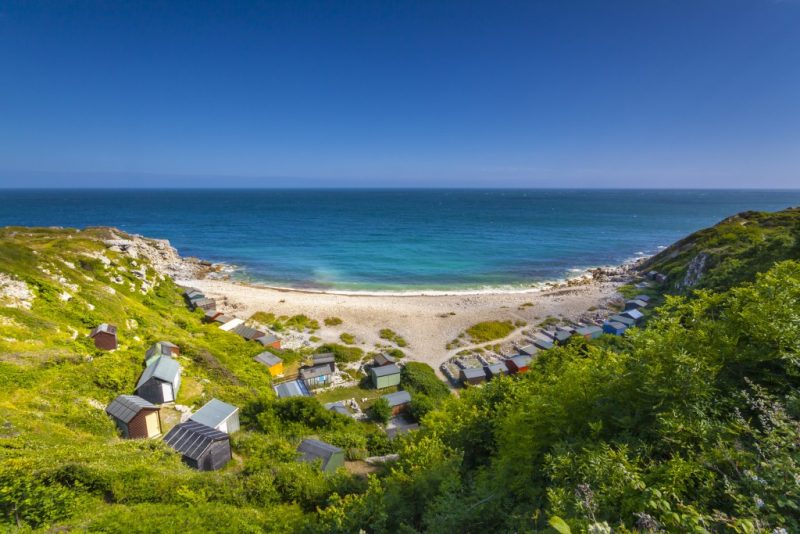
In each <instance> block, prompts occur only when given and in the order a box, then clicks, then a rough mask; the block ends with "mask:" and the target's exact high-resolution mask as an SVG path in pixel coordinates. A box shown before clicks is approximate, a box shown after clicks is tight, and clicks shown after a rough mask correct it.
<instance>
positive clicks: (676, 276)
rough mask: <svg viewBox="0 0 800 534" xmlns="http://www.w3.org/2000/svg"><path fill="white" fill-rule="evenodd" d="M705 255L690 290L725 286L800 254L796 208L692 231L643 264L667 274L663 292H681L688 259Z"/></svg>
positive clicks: (742, 216) (799, 212)
mask: <svg viewBox="0 0 800 534" xmlns="http://www.w3.org/2000/svg"><path fill="white" fill-rule="evenodd" d="M701 254H705V255H707V259H706V261H705V267H704V269H703V270H704V272H703V274H702V276H700V278H699V280H698V281H697V283H696V284H694V285H693V286H691V287H692V288H709V289H716V290H723V289H728V288H730V287H732V286H734V285H737V284H739V283H741V282H744V281H750V280H753V279H754V278H755V275H756V273H759V272H765V271H767V270H768V269H770V268H771V267H772V266H773V265H774V264H775V263H777V262H779V261H782V260H786V259H798V258H800V208H790V209H786V210H783V211H779V212H775V213H767V212H755V211H747V212H743V213H740V214H738V215H734V216H732V217H728V218H727V219H725V220H723V221H721V222H720V223H719V224H717V225H715V226H712V227H711V228H706V229H703V230H700V231H698V232H695V233H693V234H691V235H690V236H688V237H686V238H684V239H682V240H680V241H678V242H677V243H675V244H673V245H672V246H670V247H668V248H666V249H665V250H663V251H662V252H660V253H659V254H657V255H656V256H654V257H653V258H651V259H650V260H649V261H648V262H647V263H646V264H645V265H644V269H645V270H651V269H654V270H657V271H659V272H662V273H664V274H666V275H667V276H668V287H667V289H668V290H673V291H674V290H678V291H684V290H686V289H689V288H687V287H686V286H685V285H684V284H683V282H684V279H685V276H686V273H687V271H688V270H689V268H690V265H691V264H692V261H693V260H695V259H696V258H698V256H699V255H701Z"/></svg>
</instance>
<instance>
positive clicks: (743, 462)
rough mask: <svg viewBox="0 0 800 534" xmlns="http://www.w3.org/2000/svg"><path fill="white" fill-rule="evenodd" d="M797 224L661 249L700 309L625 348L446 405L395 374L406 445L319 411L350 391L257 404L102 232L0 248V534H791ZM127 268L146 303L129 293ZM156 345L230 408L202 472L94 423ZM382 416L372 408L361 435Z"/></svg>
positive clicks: (224, 356)
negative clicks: (406, 401) (309, 448)
mask: <svg viewBox="0 0 800 534" xmlns="http://www.w3.org/2000/svg"><path fill="white" fill-rule="evenodd" d="M787 213H788V215H787ZM736 221H738V222H736ZM795 223H796V212H782V213H781V214H777V215H775V217H774V218H772V219H770V217H768V216H766V215H764V214H755V215H752V214H745V215H743V216H740V218H739V219H735V222H734V223H730V220H729V221H728V222H726V223H723V224H722V225H721V226H720V227H719V228H722V229H725V233H727V232H728V230H729V231H730V232H732V233H733V234H734V235H738V234H737V232H738V231H739V230H738V229H737V228H738V227H741V228H745V229H747V230H746V233H747V235H749V232H753V233H754V234H757V235H759V236H761V238H763V240H762V242H761V243H762V244H765V243H766V244H767V245H765V247H766V248H762V244H759V243H758V242H757V240H755V239H754V240H753V241H747V240H745V243H744V244H737V243H734V242H733V241H729V240H725V239H722V234H720V235H719V236H717V237H713V236H712V235H711V234H710V233H709V234H703V236H704V237H703V239H707V240H708V243H707V244H708V246H712V245H713V247H712V248H708V249H706V248H703V247H705V246H706V245H704V244H701V243H700V242H699V241H695V242H694V243H691V247H690V244H686V247H688V248H686V249H684V248H680V247H679V248H675V249H674V250H675V251H678V253H679V254H682V253H685V256H683V260H682V261H684V262H687V263H684V264H683V266H681V264H680V262H679V261H678V260H677V259H676V258H677V256H674V257H670V259H668V258H667V257H666V256H665V257H663V258H662V259H661V260H658V261H663V262H673V261H675V264H674V265H672V266H671V267H669V268H665V267H659V268H658V270H665V271H669V272H668V274H670V280H671V281H672V280H678V278H677V277H676V278H673V275H674V274H675V273H680V272H684V273H685V272H688V270H689V265H688V264H689V263H691V262H692V261H693V259H694V258H695V257H697V254H701V253H707V254H709V257H711V256H712V255H717V256H715V257H716V258H717V259H715V260H714V261H713V262H711V263H706V265H707V266H710V267H709V268H708V269H705V270H703V273H702V275H701V276H700V277H699V279H698V280H699V283H697V284H695V286H694V287H701V286H702V288H703V289H702V290H700V291H696V292H687V291H686V287H685V286H683V287H678V286H671V287H672V288H673V289H678V290H680V292H681V293H682V294H680V295H665V296H664V297H663V299H664V300H663V305H661V307H660V308H658V309H657V310H653V311H650V313H649V320H648V323H647V326H646V328H642V329H633V330H631V331H630V332H629V333H627V334H626V335H625V336H623V337H614V338H608V339H603V340H602V341H601V342H593V343H587V342H585V341H583V340H574V341H573V342H571V343H569V344H567V345H566V346H563V347H556V348H554V349H552V350H549V351H545V352H542V353H541V354H540V356H539V357H538V358H537V359H535V360H534V362H533V363H532V364H531V367H530V370H529V371H528V372H527V373H525V374H522V375H518V376H514V377H509V378H499V379H496V380H492V381H491V382H489V383H487V384H485V385H483V386H481V387H475V388H468V389H466V390H463V391H461V393H460V395H459V396H453V395H450V394H449V390H448V388H447V387H446V386H445V385H444V384H443V383H442V382H439V381H438V380H437V379H436V376H435V374H434V372H433V370H432V369H431V368H429V367H427V366H424V365H422V364H418V363H414V362H409V363H408V364H407V365H406V366H405V368H404V370H403V374H402V376H401V387H402V388H404V389H407V390H409V391H411V392H412V405H411V414H412V415H413V416H414V417H417V418H419V419H421V429H420V430H419V431H418V432H415V433H412V434H408V435H405V436H402V437H399V438H397V439H396V440H394V441H390V440H389V439H388V438H387V437H386V435H385V434H384V433H383V432H382V431H381V430H380V429H379V428H378V427H377V426H375V425H373V424H369V423H362V422H356V421H354V420H352V419H351V418H349V417H345V416H341V415H339V414H336V413H333V412H330V411H328V410H325V409H324V407H323V406H322V404H321V401H322V402H328V401H330V400H334V399H335V400H339V399H340V398H350V397H361V396H368V394H366V392H363V390H360V389H359V388H341V389H339V390H331V391H326V392H324V393H322V394H321V395H320V396H319V397H317V398H296V399H285V400H276V399H275V397H274V394H273V392H272V390H271V387H270V385H271V384H270V377H269V374H268V372H267V371H266V369H265V368H264V367H263V366H260V365H259V364H257V363H256V362H254V361H253V359H252V357H253V356H254V355H255V354H257V353H258V352H259V351H260V350H261V349H260V347H259V346H258V345H257V344H256V343H248V342H245V341H243V340H241V339H239V338H238V337H237V336H235V335H233V334H229V333H226V332H222V331H220V330H219V329H218V328H216V327H215V326H214V325H207V324H203V323H202V322H201V318H202V314H201V313H200V312H194V313H193V312H190V311H188V310H187V309H186V307H185V303H184V302H183V300H182V299H181V297H180V292H179V290H178V288H176V287H175V286H174V285H173V284H172V282H170V281H169V280H165V281H160V280H157V278H156V277H155V276H154V273H153V272H152V270H151V269H149V267H147V266H146V262H143V261H142V260H138V263H137V265H134V264H133V263H132V262H133V260H132V259H131V258H130V257H129V256H127V255H124V254H122V253H115V252H111V251H108V250H106V248H105V247H104V246H103V244H102V242H101V240H102V239H104V238H107V237H108V235H109V231H108V230H105V229H91V230H86V231H83V232H75V231H72V230H47V229H42V230H38V229H37V230H29V229H20V228H10V229H2V230H0V272H3V273H7V274H9V275H11V276H13V279H14V280H17V281H21V282H24V283H25V287H26V288H28V289H29V290H30V291H31V293H32V294H33V296H34V298H33V300H32V302H30V308H26V307H24V306H23V305H20V307H15V308H12V307H8V306H3V307H0V530H8V531H12V532H13V531H21V532H27V531H41V532H57V531H68V530H75V531H90V532H91V531H95V532H97V531H101V532H152V531H163V530H165V529H166V530H169V529H171V528H174V529H176V530H177V529H179V530H181V531H182V532H215V531H224V532H254V531H267V532H288V533H294V532H298V533H311V532H326V533H328V532H331V533H350V532H359V531H360V530H363V531H364V532H368V533H392V532H403V533H411V532H436V533H439V532H552V531H553V529H555V530H556V531H558V532H610V531H611V529H613V531H614V532H619V533H633V532H723V531H730V532H744V533H750V532H782V531H786V532H797V531H799V530H800V511H799V510H798V504H797V503H799V502H800V489H799V488H798V485H797V480H800V445H798V444H800V357H799V355H800V262H797V261H792V260H788V261H779V260H781V259H783V258H784V257H786V255H790V251H793V250H794V251H795V252H791V254H793V256H792V257H793V258H795V259H797V258H800V255H799V254H797V253H796V249H795V248H793V247H796V238H797V236H798V231H797V226H796V225H795ZM730 225H732V226H733V228H728V226H730ZM748 227H750V228H749V229H748ZM753 227H756V229H755V230H753ZM715 233H718V232H717V230H715ZM695 235H697V234H695ZM720 240H721V241H720ZM793 240H794V241H793ZM720 243H722V244H720ZM723 245H724V246H723ZM689 248H691V249H692V250H689ZM756 250H758V251H759V252H758V256H759V257H757V258H756V257H755V256H754V254H755V251H756ZM101 255H103V256H104V257H105V258H107V259H106V262H108V264H106V262H104V261H103V260H100V259H99V257H100V256H101ZM143 265H144V268H145V269H146V272H147V278H148V280H151V281H152V283H153V284H152V289H150V290H149V291H148V290H144V291H143V288H142V282H141V280H140V279H139V278H138V277H137V276H136V275H133V274H132V270H134V269H136V268H142V266H143ZM661 265H667V264H666V263H662V264H661ZM758 271H761V273H760V274H756V273H757V272H758ZM117 277H119V279H118V278H117ZM120 279H121V281H122V283H119V280H120ZM671 283H672V282H671ZM131 286H132V287H131ZM109 288H112V289H114V291H113V293H112V292H111V291H110V290H109ZM667 289H669V288H667ZM65 291H67V292H68V293H69V294H70V295H71V297H72V298H71V299H69V300H62V294H63V293H64V292H65ZM9 299H10V297H6V300H5V301H4V302H6V303H9V302H10V300H9ZM254 320H256V319H254ZM276 320H277V319H276ZM102 321H110V322H113V323H114V324H116V325H117V326H119V328H120V342H121V343H120V348H119V349H118V350H116V351H114V352H110V353H108V352H100V351H97V350H96V349H95V348H94V346H93V344H92V343H91V342H90V340H88V339H87V338H86V337H85V335H86V333H87V332H88V330H89V329H90V328H91V327H92V326H95V325H96V324H97V323H99V322H102ZM482 324H483V323H482ZM497 324H501V325H503V324H504V325H505V326H504V327H503V329H506V330H507V329H509V328H510V330H508V332H507V333H506V334H505V335H508V333H510V331H511V330H513V324H511V323H510V322H506V323H497ZM476 326H478V325H476ZM473 328H474V327H473ZM494 330H495V329H494V328H492V327H482V328H480V329H479V330H478V333H479V334H483V333H484V332H485V331H494ZM73 332H77V333H78V335H77V337H75V338H73V336H74V333H73ZM495 333H496V332H495ZM469 335H470V337H473V335H472V333H469ZM500 337H505V336H504V335H501V336H499V337H495V338H493V339H499V338H500ZM159 339H169V340H171V341H174V342H175V343H177V344H178V345H179V346H180V347H181V350H182V354H181V357H180V362H181V364H182V366H183V368H184V378H185V386H184V388H183V389H182V391H181V398H180V399H179V400H180V402H182V403H184V404H185V403H190V404H192V403H193V404H199V403H201V402H204V401H205V400H207V399H209V398H211V397H212V396H213V397H217V398H220V399H222V400H225V401H228V402H232V403H234V404H237V405H238V406H241V408H242V411H241V421H242V426H243V430H242V431H240V432H238V433H236V434H234V435H233V436H232V446H233V450H234V453H235V459H234V461H233V462H231V464H230V465H229V466H227V467H226V468H225V469H223V470H221V471H218V472H210V473H200V472H196V471H193V470H192V469H189V468H188V467H186V466H185V465H183V464H182V463H181V462H180V459H179V457H178V456H177V455H176V454H174V453H173V452H172V451H171V450H170V449H169V448H168V447H166V446H165V445H164V444H163V443H162V442H161V441H159V440H138V441H125V440H121V439H119V437H118V436H117V433H116V430H115V428H114V425H113V423H112V422H111V421H110V420H109V419H108V418H107V417H106V416H105V414H104V413H103V411H102V409H101V408H98V407H97V406H98V403H102V404H105V403H107V402H109V401H110V400H111V399H112V398H113V397H115V396H116V395H117V394H119V393H122V392H130V391H132V389H133V385H134V383H135V381H136V378H137V377H138V374H139V373H140V372H141V370H142V357H143V354H144V351H145V350H146V348H147V347H148V345H149V344H150V343H151V342H153V341H155V340H159ZM319 350H321V351H331V352H334V354H336V357H337V360H338V361H356V360H360V359H361V358H363V357H364V354H363V351H362V350H361V349H359V348H357V347H347V346H344V345H338V344H330V345H325V346H323V347H321V348H320V349H319ZM296 354H300V355H302V353H296ZM362 392H363V393H362ZM385 392H386V391H381V392H375V393H373V395H374V396H373V397H370V398H371V399H378V397H379V396H380V394H383V393H385ZM384 404H385V403H384V402H383V401H381V400H375V402H374V403H373V405H372V408H371V410H370V413H371V414H375V415H374V416H375V417H376V418H378V419H379V420H385V419H384V417H387V415H386V410H385V407H384V406H383V405H384ZM311 436H315V437H318V438H319V439H322V440H324V441H327V442H329V443H332V444H334V445H337V446H339V447H342V448H343V449H345V450H346V453H347V458H348V459H351V460H353V459H359V458H364V457H366V456H368V455H379V454H380V455H382V454H388V453H392V452H397V453H398V454H399V458H400V459H399V460H398V461H397V462H395V463H393V464H392V465H391V466H390V467H389V468H387V469H385V470H380V471H378V472H377V473H375V474H373V475H370V476H369V477H367V478H365V477H363V476H359V475H351V474H349V473H348V472H347V471H346V470H340V471H339V472H338V473H336V474H333V475H324V474H322V473H320V472H319V471H318V470H316V469H314V468H313V467H312V466H309V465H306V464H301V463H298V462H296V461H295V453H294V450H295V447H296V446H297V443H298V442H299V441H300V440H301V439H303V438H305V437H311ZM18 524H19V527H17V525H18ZM173 526H174V527H173Z"/></svg>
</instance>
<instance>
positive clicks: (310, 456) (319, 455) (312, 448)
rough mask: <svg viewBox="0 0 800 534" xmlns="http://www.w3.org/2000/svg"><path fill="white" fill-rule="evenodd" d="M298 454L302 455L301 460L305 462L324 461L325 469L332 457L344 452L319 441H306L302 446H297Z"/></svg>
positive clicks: (301, 443) (323, 466)
mask: <svg viewBox="0 0 800 534" xmlns="http://www.w3.org/2000/svg"><path fill="white" fill-rule="evenodd" d="M297 452H299V453H301V454H302V456H301V457H300V460H301V461H303V462H313V461H314V460H317V459H320V460H322V469H325V467H326V466H327V465H328V461H330V459H331V456H333V455H334V454H336V453H338V452H342V449H340V448H339V447H334V446H333V445H331V444H329V443H325V442H324V441H320V440H318V439H304V440H303V441H302V442H300V445H298V446H297Z"/></svg>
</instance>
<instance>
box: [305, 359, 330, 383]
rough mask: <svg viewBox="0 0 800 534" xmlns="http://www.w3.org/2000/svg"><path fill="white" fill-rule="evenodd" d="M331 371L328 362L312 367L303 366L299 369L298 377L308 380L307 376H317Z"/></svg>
mask: <svg viewBox="0 0 800 534" xmlns="http://www.w3.org/2000/svg"><path fill="white" fill-rule="evenodd" d="M332 372H333V369H331V365H330V364H328V363H325V364H322V365H314V366H312V367H303V368H302V369H300V371H299V373H298V374H299V375H300V378H302V379H303V380H308V379H309V378H317V377H318V376H326V375H329V374H331V373H332Z"/></svg>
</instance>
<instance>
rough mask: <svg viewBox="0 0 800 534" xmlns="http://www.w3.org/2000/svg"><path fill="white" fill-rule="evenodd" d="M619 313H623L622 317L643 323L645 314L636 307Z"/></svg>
mask: <svg viewBox="0 0 800 534" xmlns="http://www.w3.org/2000/svg"><path fill="white" fill-rule="evenodd" d="M619 315H621V316H622V317H628V318H629V319H632V320H633V321H634V322H636V323H637V324H638V323H641V322H642V320H643V319H644V314H643V313H642V312H640V311H639V310H636V309H633V310H627V311H624V312H622V313H620V314H619Z"/></svg>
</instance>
